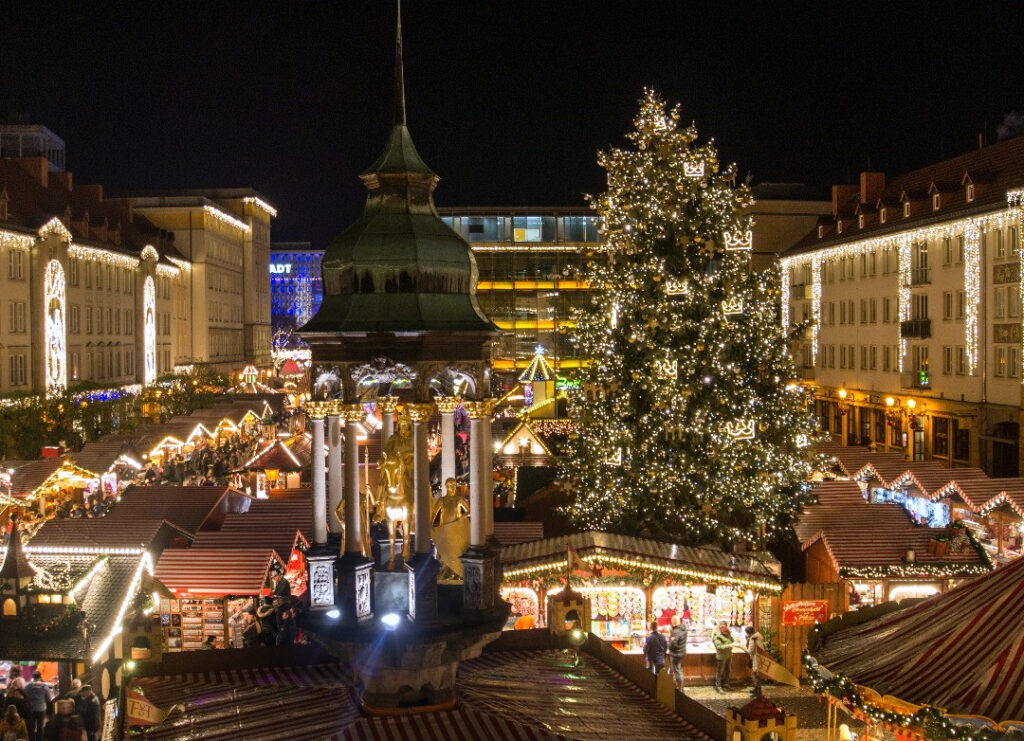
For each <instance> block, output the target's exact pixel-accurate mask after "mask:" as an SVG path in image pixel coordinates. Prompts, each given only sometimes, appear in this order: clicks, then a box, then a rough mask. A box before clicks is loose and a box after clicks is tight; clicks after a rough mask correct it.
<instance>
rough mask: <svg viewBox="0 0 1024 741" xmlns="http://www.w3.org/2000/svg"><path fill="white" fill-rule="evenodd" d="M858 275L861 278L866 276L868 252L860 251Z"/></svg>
mask: <svg viewBox="0 0 1024 741" xmlns="http://www.w3.org/2000/svg"><path fill="white" fill-rule="evenodd" d="M860 277H861V278H867V277H868V253H867V252H861V253H860Z"/></svg>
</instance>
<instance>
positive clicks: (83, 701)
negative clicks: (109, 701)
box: [75, 684, 102, 741]
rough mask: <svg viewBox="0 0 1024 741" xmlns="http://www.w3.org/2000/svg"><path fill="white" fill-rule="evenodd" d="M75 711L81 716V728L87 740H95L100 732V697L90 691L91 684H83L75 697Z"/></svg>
mask: <svg viewBox="0 0 1024 741" xmlns="http://www.w3.org/2000/svg"><path fill="white" fill-rule="evenodd" d="M75 713H77V714H78V715H79V716H80V717H81V718H82V728H83V729H84V730H85V736H86V738H87V739H88V741H96V740H97V739H98V738H99V734H100V716H101V714H102V711H101V710H100V698H98V697H96V695H95V694H94V693H93V691H92V685H89V684H83V685H82V689H81V690H80V691H79V693H78V695H77V696H76V697H75Z"/></svg>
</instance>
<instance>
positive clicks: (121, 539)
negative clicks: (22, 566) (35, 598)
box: [26, 517, 185, 553]
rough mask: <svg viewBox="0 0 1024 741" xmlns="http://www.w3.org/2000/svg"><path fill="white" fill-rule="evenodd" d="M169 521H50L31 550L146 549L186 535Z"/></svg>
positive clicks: (40, 529) (76, 519) (33, 543)
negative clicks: (161, 541)
mask: <svg viewBox="0 0 1024 741" xmlns="http://www.w3.org/2000/svg"><path fill="white" fill-rule="evenodd" d="M184 534H185V533H183V532H182V531H181V530H179V529H178V528H176V527H175V526H173V525H171V524H170V523H169V522H167V521H166V520H156V519H151V520H146V519H130V520H123V519H111V518H109V517H94V518H73V519H52V520H47V521H46V522H45V523H44V524H43V526H42V527H41V528H39V530H38V532H36V534H35V535H34V536H33V537H32V540H31V541H29V543H28V545H27V546H26V549H27V550H28V551H29V552H30V553H31V552H33V551H39V550H40V549H44V548H97V549H107V548H142V549H145V550H148V549H150V548H152V547H153V545H154V543H157V542H158V541H160V540H161V539H162V538H167V539H169V538H170V537H173V536H175V535H184Z"/></svg>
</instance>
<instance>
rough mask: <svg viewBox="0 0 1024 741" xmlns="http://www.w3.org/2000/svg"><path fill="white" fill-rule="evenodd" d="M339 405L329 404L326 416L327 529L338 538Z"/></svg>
mask: <svg viewBox="0 0 1024 741" xmlns="http://www.w3.org/2000/svg"><path fill="white" fill-rule="evenodd" d="M340 407H341V403H340V402H331V407H330V410H329V411H328V414H327V529H328V530H329V531H330V533H331V535H337V536H338V537H339V538H340V537H341V533H342V522H341V520H340V519H338V507H340V506H341V502H342V497H343V496H344V493H343V490H342V477H341V417H340V416H339V412H340Z"/></svg>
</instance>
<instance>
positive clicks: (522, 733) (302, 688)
mask: <svg viewBox="0 0 1024 741" xmlns="http://www.w3.org/2000/svg"><path fill="white" fill-rule="evenodd" d="M292 648H293V649H299V648H301V647H292ZM241 650H242V651H244V650H245V649H241ZM294 652H295V653H296V654H297V653H298V651H294ZM217 653H227V652H217ZM234 653H237V652H234ZM211 654H214V652H211V651H207V652H204V653H203V655H201V656H198V657H196V658H195V659H194V660H193V663H195V662H199V661H202V662H203V665H204V666H205V665H206V664H207V663H210V664H211V666H212V662H213V661H216V660H219V659H221V657H220V656H217V655H211ZM235 661H236V662H237V660H235ZM221 663H223V664H224V666H225V668H224V669H220V668H218V669H216V670H215V669H210V670H205V671H200V670H195V669H194V670H193V671H192V672H191V673H183V674H171V673H170V672H168V675H167V676H158V677H145V678H136V679H133V680H132V681H133V686H135V687H137V688H139V689H141V690H143V692H144V693H145V696H146V697H147V698H148V699H149V700H150V702H152V703H154V704H155V705H157V706H158V707H162V708H167V707H169V706H170V705H172V704H175V703H182V704H183V705H184V712H182V713H177V714H172V715H170V716H168V718H167V719H166V720H164V721H163V722H161V723H158V724H156V725H153V726H148V727H145V728H141V727H140V728H136V729H132V731H131V733H132V736H131V737H132V738H143V739H150V740H152V741H157V740H160V741H172V740H178V739H180V740H181V741H185V739H193V738H242V737H245V738H281V737H282V735H286V736H287V737H288V738H289V739H295V741H307V740H308V741H313V740H314V739H315V740H316V741H321V740H326V741H406V740H407V739H448V740H450V741H476V740H477V739H483V738H486V739H493V741H527V740H528V739H532V740H534V741H552V740H555V739H558V740H560V741H571V740H573V739H575V740H578V741H601V740H603V739H608V738H618V737H619V736H621V735H622V734H623V733H628V735H629V737H630V739H632V741H661V739H666V738H671V739H678V740H679V741H708V737H707V736H705V735H704V734H702V733H701V732H700V731H698V730H697V729H696V728H694V727H693V726H692V725H691V724H690V723H688V722H687V721H686V720H684V719H683V718H681V717H680V716H678V715H676V714H675V713H672V712H670V711H669V710H667V709H665V708H663V707H662V706H660V705H658V703H657V702H655V701H654V699H652V698H651V697H650V696H648V695H647V694H645V693H644V692H642V691H641V690H640V689H638V688H637V687H636V685H634V684H632V683H631V682H629V681H628V680H626V679H625V678H623V677H622V676H621V675H620V674H618V673H616V672H615V671H614V670H613V669H612V668H610V667H609V666H608V665H607V664H605V663H604V662H602V661H601V660H600V659H599V658H596V657H595V656H593V655H591V654H588V653H584V654H582V656H581V661H580V663H579V665H578V666H572V665H571V664H570V662H569V658H568V657H567V656H566V654H565V653H564V652H563V651H561V650H551V649H544V650H534V651H508V650H489V651H488V652H487V653H485V654H484V655H483V656H481V657H480V658H478V659H472V660H469V661H463V662H462V663H461V664H460V665H459V671H458V675H457V677H456V680H455V683H456V688H455V689H456V694H457V695H458V696H459V699H460V702H459V705H458V707H457V708H455V709H451V710H440V711H439V710H434V711H426V712H422V713H416V714H413V715H399V716H384V717H372V716H371V717H363V716H362V713H360V711H359V707H358V705H357V700H356V698H355V693H354V692H353V687H352V679H351V676H350V672H349V671H348V669H347V667H345V666H343V665H339V664H331V663H321V664H313V665H307V666H278V667H272V668H253V669H239V668H235V667H234V666H231V667H230V668H227V666H228V665H227V664H226V662H225V661H224V660H222V661H221Z"/></svg>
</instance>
